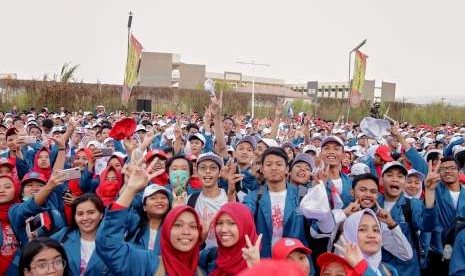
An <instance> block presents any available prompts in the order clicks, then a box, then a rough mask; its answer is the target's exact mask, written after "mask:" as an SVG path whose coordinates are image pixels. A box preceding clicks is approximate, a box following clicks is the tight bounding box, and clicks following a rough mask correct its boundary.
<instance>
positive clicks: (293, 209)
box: [243, 184, 308, 258]
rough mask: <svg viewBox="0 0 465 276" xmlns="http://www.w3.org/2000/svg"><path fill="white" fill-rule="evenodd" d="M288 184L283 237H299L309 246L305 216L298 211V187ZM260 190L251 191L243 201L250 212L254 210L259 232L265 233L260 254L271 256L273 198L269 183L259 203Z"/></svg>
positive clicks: (266, 256) (253, 213)
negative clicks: (271, 197) (305, 228)
mask: <svg viewBox="0 0 465 276" xmlns="http://www.w3.org/2000/svg"><path fill="white" fill-rule="evenodd" d="M286 185H287V193H286V202H285V206H284V222H283V237H289V238H295V239H299V240H300V241H302V243H303V244H304V245H305V246H308V241H307V238H306V235H305V230H304V220H305V218H304V216H303V215H302V214H300V212H298V210H299V196H298V191H297V188H296V187H295V186H294V185H291V184H286ZM258 191H259V189H257V190H254V191H251V192H250V193H249V194H248V195H247V196H246V197H245V198H244V202H243V203H244V204H245V205H247V207H249V209H250V212H252V216H254V217H255V224H256V228H257V232H258V233H261V234H262V235H263V237H262V249H261V251H260V256H262V257H264V258H269V257H271V247H272V245H271V240H272V236H273V226H272V220H271V214H272V211H271V199H270V193H269V190H268V185H265V187H264V189H263V195H262V197H261V198H260V201H259V202H258V204H257V195H258ZM257 205H258V206H257ZM257 207H258V209H257Z"/></svg>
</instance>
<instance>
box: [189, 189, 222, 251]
mask: <svg viewBox="0 0 465 276" xmlns="http://www.w3.org/2000/svg"><path fill="white" fill-rule="evenodd" d="M226 203H228V195H227V194H226V192H225V191H224V190H223V189H220V195H219V196H217V197H215V198H208V197H205V196H204V195H203V192H200V194H199V197H198V198H197V202H196V203H195V211H196V212H197V214H198V215H199V216H200V218H201V219H202V220H211V219H213V217H215V215H216V213H218V211H219V210H220V208H221V207H222V206H223V205H224V204H226ZM214 246H217V243H216V236H215V231H213V230H212V229H210V231H209V232H208V237H207V239H206V240H205V247H206V248H210V247H214Z"/></svg>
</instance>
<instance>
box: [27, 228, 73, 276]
mask: <svg viewBox="0 0 465 276" xmlns="http://www.w3.org/2000/svg"><path fill="white" fill-rule="evenodd" d="M47 248H51V249H55V250H56V251H58V253H60V255H61V258H62V259H63V261H65V267H64V268H63V276H68V275H70V273H69V265H68V257H67V256H66V252H65V249H64V248H63V246H61V244H60V243H59V242H58V241H56V240H54V239H51V238H46V237H40V238H36V239H33V240H32V241H30V242H29V243H28V244H26V246H24V248H23V250H22V252H21V257H20V259H19V275H20V276H24V270H28V271H29V270H31V262H32V259H34V257H35V256H36V255H37V254H39V253H40V252H42V251H43V250H44V249H47Z"/></svg>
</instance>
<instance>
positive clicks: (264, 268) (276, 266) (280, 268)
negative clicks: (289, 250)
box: [239, 259, 305, 276]
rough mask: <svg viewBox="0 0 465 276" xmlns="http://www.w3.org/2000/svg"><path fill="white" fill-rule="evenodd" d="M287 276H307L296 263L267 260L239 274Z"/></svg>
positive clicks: (246, 275)
mask: <svg viewBox="0 0 465 276" xmlns="http://www.w3.org/2000/svg"><path fill="white" fill-rule="evenodd" d="M256 275H287V276H305V272H304V271H303V269H302V268H301V267H300V266H299V265H298V264H297V263H295V262H291V261H283V260H270V259H265V260H262V261H260V262H259V263H258V264H256V265H254V266H253V267H252V268H249V269H246V270H244V271H242V272H241V273H239V276H256Z"/></svg>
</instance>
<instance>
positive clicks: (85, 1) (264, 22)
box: [0, 0, 465, 104]
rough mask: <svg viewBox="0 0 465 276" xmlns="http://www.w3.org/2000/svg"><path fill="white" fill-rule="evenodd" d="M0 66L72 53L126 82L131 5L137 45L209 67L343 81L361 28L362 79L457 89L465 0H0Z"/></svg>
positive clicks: (464, 69)
mask: <svg viewBox="0 0 465 276" xmlns="http://www.w3.org/2000/svg"><path fill="white" fill-rule="evenodd" d="M0 3H1V9H0V24H1V26H2V36H1V37H2V39H1V40H0V73H16V74H17V75H18V78H20V79H30V78H42V76H43V75H44V73H48V74H49V75H52V74H53V73H57V72H59V70H60V68H61V65H62V64H64V63H65V62H72V63H73V64H79V69H78V72H77V76H78V78H79V79H82V80H83V81H85V82H97V81H100V82H101V83H116V84H118V83H122V81H123V76H124V66H125V60H126V47H127V17H128V12H129V11H130V10H131V11H133V12H134V20H133V30H132V31H133V34H134V35H135V36H136V37H137V39H138V40H139V41H140V42H141V44H142V46H143V47H144V51H152V52H174V53H179V54H181V60H182V61H183V62H186V63H198V64H206V66H207V71H208V72H224V71H234V72H242V73H243V74H247V75H250V74H252V69H251V68H250V67H247V66H244V65H240V64H237V63H236V61H238V60H242V61H243V60H246V61H250V60H254V61H256V62H258V63H267V64H270V67H263V68H260V67H257V69H256V71H255V72H256V75H258V76H263V77H273V78H279V79H285V81H286V83H296V82H299V83H300V82H302V83H303V82H306V81H311V80H318V81H321V82H328V81H347V79H348V70H349V69H348V53H349V51H350V50H351V49H352V48H353V47H354V46H356V45H357V44H358V43H359V42H361V41H362V40H363V39H367V43H366V45H365V46H363V47H362V51H363V52H365V53H366V54H367V55H368V63H367V71H366V79H375V80H376V81H377V84H378V85H380V83H381V81H382V80H384V81H389V82H395V83H397V95H396V96H397V98H403V97H405V99H406V100H407V101H421V100H424V99H425V98H427V97H436V98H440V97H445V98H446V101H448V102H457V100H458V99H459V98H460V99H462V97H463V100H464V104H465V93H463V79H464V77H465V53H464V49H465V36H464V35H463V26H465V16H463V11H464V10H465V1H459V0H456V1H454V0H451V1H431V0H426V1H425V0H424V1H419V0H409V1H405V0H403V1H402V0H391V1H376V0H352V1H347V0H318V1H316V0H301V1H298V0H287V1H277V0H268V1H265V0H234V1H224V0H197V1H194V0H125V1H123V0H79V1H68V0H43V1H33V0H28V1H26V0H14V1H6V0H0Z"/></svg>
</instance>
